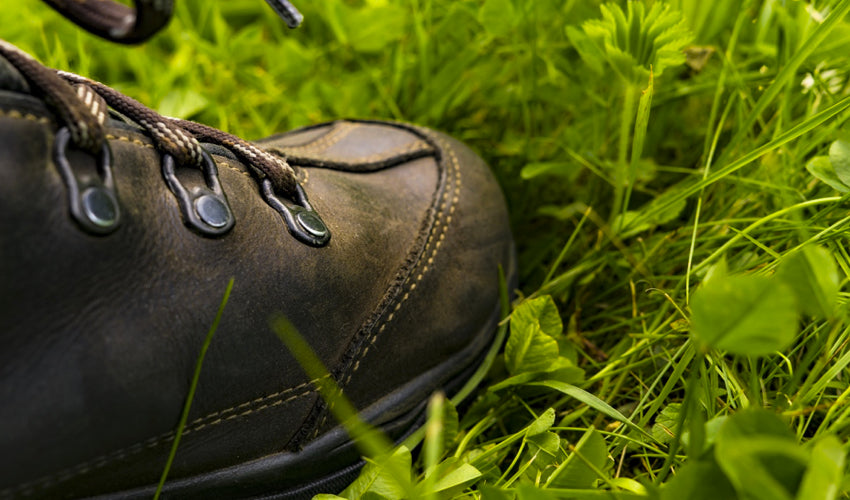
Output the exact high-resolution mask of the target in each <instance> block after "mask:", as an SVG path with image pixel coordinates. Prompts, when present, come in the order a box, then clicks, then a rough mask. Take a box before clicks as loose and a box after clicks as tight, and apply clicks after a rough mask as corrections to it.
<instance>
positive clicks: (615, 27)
mask: <svg viewBox="0 0 850 500" xmlns="http://www.w3.org/2000/svg"><path fill="white" fill-rule="evenodd" d="M626 7H627V8H626V12H623V9H622V8H620V6H619V5H617V4H615V3H609V4H604V5H602V6H601V7H600V8H601V9H602V19H593V20H589V21H585V22H584V24H582V27H581V28H582V31H583V32H584V33H583V34H582V33H581V32H579V31H578V30H577V29H575V28H573V27H571V26H568V27H567V36H568V37H569V38H570V41H572V43H573V44H574V45H575V46H576V49H577V50H578V52H579V55H580V56H581V58H582V60H583V61H584V62H585V63H586V64H587V65H588V67H590V68H591V69H593V70H594V71H596V72H597V73H600V74H601V73H602V72H603V71H604V70H603V68H602V66H601V64H600V63H601V61H605V62H607V63H608V66H609V69H611V70H613V71H614V73H615V74H616V75H617V76H619V77H620V78H621V79H623V81H625V82H628V83H632V84H640V83H642V82H645V81H646V80H647V79H648V78H649V74H650V71H652V72H653V73H654V74H655V75H658V76H660V75H661V74H662V73H663V72H664V70H665V69H666V68H668V67H672V66H677V65H680V64H682V63H684V62H685V54H684V52H683V51H682V49H684V48H685V46H686V45H687V44H688V43H690V41H691V34H690V33H689V32H688V30H687V29H686V28H685V27H684V22H683V20H682V16H681V14H680V13H678V12H676V11H673V10H672V9H670V7H669V6H668V5H666V4H664V3H661V2H656V3H654V4H652V7H650V8H649V10H648V11H647V9H646V6H645V5H644V4H643V3H642V2H638V1H634V0H631V1H629V2H627V3H626Z"/></svg>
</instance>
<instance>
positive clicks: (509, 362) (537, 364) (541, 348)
mask: <svg viewBox="0 0 850 500" xmlns="http://www.w3.org/2000/svg"><path fill="white" fill-rule="evenodd" d="M557 358H558V343H557V342H556V341H555V339H553V338H552V337H550V336H548V335H546V334H545V333H543V331H542V330H540V327H539V326H537V325H530V326H529V327H528V328H523V329H517V330H514V329H513V328H511V333H510V336H509V337H508V342H507V344H505V365H506V366H507V368H508V371H509V372H510V373H513V374H517V373H522V372H530V371H541V370H546V369H547V368H549V367H550V366H551V365H552V363H554V362H555V360H556V359H557Z"/></svg>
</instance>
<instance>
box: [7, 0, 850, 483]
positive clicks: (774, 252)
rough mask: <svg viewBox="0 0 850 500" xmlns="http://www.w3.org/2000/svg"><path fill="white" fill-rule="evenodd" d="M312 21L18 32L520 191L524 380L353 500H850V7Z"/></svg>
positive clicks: (597, 8)
mask: <svg viewBox="0 0 850 500" xmlns="http://www.w3.org/2000/svg"><path fill="white" fill-rule="evenodd" d="M298 6H299V8H301V9H302V11H303V12H304V14H305V18H306V21H305V24H304V26H303V28H301V29H299V30H296V31H287V30H286V29H285V28H284V27H283V25H282V23H281V22H280V20H279V19H277V18H275V17H274V15H273V14H272V13H271V11H270V10H269V9H268V8H267V7H266V6H265V5H264V4H263V2H261V1H259V0H227V1H224V0H217V1H201V0H182V1H178V2H177V7H176V17H175V19H174V20H173V22H172V24H171V25H170V27H169V28H168V30H167V31H166V32H164V33H163V34H160V35H158V36H157V37H155V38H154V39H153V40H152V41H151V43H149V44H147V45H145V46H143V47H133V48H125V47H115V46H111V45H108V44H106V43H105V42H102V41H99V40H97V39H95V38H94V37H92V36H90V35H86V34H82V33H80V32H79V30H77V29H75V28H73V27H72V26H70V25H69V24H68V23H67V22H65V21H63V20H61V19H60V18H59V17H58V16H56V15H55V14H54V13H53V12H52V11H50V10H49V9H46V8H44V7H43V6H41V5H40V4H39V3H37V2H17V3H9V5H8V6H7V8H5V9H4V10H3V11H0V26H3V30H2V31H3V33H2V36H3V38H4V39H7V40H9V41H11V42H12V43H15V44H17V45H19V46H21V47H22V48H24V49H25V50H28V51H30V52H32V53H33V54H34V55H35V56H36V57H37V58H39V59H40V60H42V61H43V62H45V63H47V64H49V65H51V66H55V67H59V68H60V69H66V70H70V71H75V72H79V73H83V74H86V75H89V76H92V77H94V78H96V79H99V80H101V81H104V82H105V83H107V84H109V85H112V86H115V87H117V88H118V89H119V90H121V91H123V92H125V93H128V94H129V95H131V96H133V97H135V98H136V99H138V100H140V101H143V102H145V103H148V104H150V105H152V106H154V107H156V108H157V109H158V110H160V111H162V112H164V113H166V114H171V115H177V116H181V117H184V118H190V119H193V120H196V121H201V122H204V123H208V124H210V125H213V126H216V127H219V128H223V129H226V130H228V131H230V132H233V133H237V134H240V135H243V136H247V137H249V138H250V137H260V136H264V135H268V134H271V133H275V132H279V131H282V130H285V129H289V128H292V127H296V126H301V125H307V124H311V123H315V122H318V121H323V120H328V119H335V118H338V117H341V116H342V117H356V118H391V119H398V120H406V121H411V122H416V123H419V124H422V125H426V126H432V127H436V128H439V129H442V130H444V131H446V132H447V133H450V134H451V135H454V136H456V137H458V138H459V139H462V140H465V141H467V142H468V143H469V144H470V145H471V146H472V147H473V148H474V149H476V150H477V151H478V152H479V153H481V154H482V155H483V156H484V157H485V159H486V160H487V161H488V162H489V163H490V164H491V165H492V166H493V168H494V170H495V172H496V174H497V176H498V178H499V180H500V181H501V183H502V185H503V186H504V187H505V192H506V196H507V198H508V203H509V206H510V208H511V219H512V224H513V229H514V234H515V236H516V240H517V247H518V255H519V260H520V276H519V285H520V290H519V293H518V294H517V297H518V298H517V302H516V304H514V310H513V312H512V313H511V317H510V335H509V337H508V340H507V342H506V345H505V351H504V356H496V355H495V353H494V354H493V356H492V359H494V360H495V361H494V362H493V364H492V367H491V368H490V370H489V373H487V375H486V377H483V373H482V374H479V375H482V377H481V378H480V379H478V380H481V385H482V389H481V390H480V391H479V392H478V393H475V394H474V396H473V397H472V398H471V402H470V403H469V404H468V405H466V406H463V405H462V406H459V408H460V415H458V416H456V415H455V413H454V412H453V411H452V408H453V407H452V406H451V405H450V404H449V402H448V401H447V400H442V403H439V402H436V400H435V401H432V410H431V413H430V414H429V420H428V424H427V425H426V428H427V429H430V430H428V431H426V432H424V433H422V434H420V435H419V438H420V441H421V442H422V443H423V446H422V449H421V450H420V451H418V452H414V453H410V451H409V450H411V449H413V446H412V444H411V446H409V447H408V448H407V450H405V449H404V448H399V449H398V450H397V451H396V452H395V453H394V454H393V453H389V452H387V451H386V450H385V449H384V447H385V446H389V445H388V443H386V442H384V441H382V440H381V438H380V437H375V434H374V432H373V431H371V430H369V429H368V427H359V428H357V429H355V432H361V433H362V436H365V438H364V439H365V441H366V442H367V443H371V445H368V444H367V448H369V450H365V451H364V453H366V454H367V455H370V456H371V457H372V462H370V464H369V466H367V467H366V468H364V471H363V474H362V475H361V477H360V479H358V480H357V481H356V482H355V483H354V484H352V485H351V486H350V487H349V488H348V489H347V490H346V491H345V492H343V493H342V496H343V497H344V498H388V499H396V498H412V497H421V498H428V497H429V498H474V499H477V498H484V499H494V500H495V499H525V498H535V499H537V498H550V497H551V498H577V499H591V498H592V499H599V498H605V499H610V498H649V499H657V498H662V499H665V500H667V499H679V498H693V499H700V498H729V499H736V498H741V499H744V498H747V499H749V498H767V497H770V498H792V499H804V498H805V499H810V498H811V499H821V498H823V499H827V498H829V499H832V498H847V497H848V494H850V476H848V475H847V471H846V458H845V456H846V453H845V451H844V450H845V449H846V447H847V443H848V442H850V404H848V403H850V382H848V380H847V376H846V373H847V369H848V367H850V326H848V324H847V322H846V314H845V312H844V311H845V310H846V307H847V301H848V297H850V295H848V289H847V286H848V283H850V252H848V251H847V248H846V247H847V236H846V235H847V231H848V229H850V216H848V211H847V199H846V196H845V195H846V193H848V192H850V160H848V151H850V147H848V142H847V137H848V129H850V126H848V119H850V98H848V96H850V78H848V77H850V71H848V70H847V68H848V67H850V56H848V53H847V50H846V47H847V46H848V44H850V24H848V22H847V15H848V13H850V2H847V1H843V0H842V1H838V0H815V1H807V2H800V1H791V2H780V1H774V0H769V1H755V0H718V1H714V2H704V1H698V0H671V1H669V2H667V3H665V2H663V1H653V2H649V1H647V2H628V1H617V2H615V3H605V4H603V5H600V3H599V2H595V1H594V2H591V1H568V2H562V1H556V0H541V1H533V2H532V1H519V0H457V1H448V0H403V1H397V2H389V1H386V0H327V1H323V2H301V3H300V4H299V5H298ZM691 37H692V38H691ZM692 44H693V45H692ZM650 68H651V70H652V71H651V72H650ZM278 326H281V325H278ZM283 330H285V328H283ZM482 379H483V380H482ZM331 392H332V388H331ZM342 406H343V407H344V406H345V405H342ZM440 406H441V408H442V409H439V408H437V407H440ZM335 407H336V405H335ZM458 417H459V419H458ZM423 435H424V437H422V436H423ZM370 450H371V451H370ZM333 493H338V492H333Z"/></svg>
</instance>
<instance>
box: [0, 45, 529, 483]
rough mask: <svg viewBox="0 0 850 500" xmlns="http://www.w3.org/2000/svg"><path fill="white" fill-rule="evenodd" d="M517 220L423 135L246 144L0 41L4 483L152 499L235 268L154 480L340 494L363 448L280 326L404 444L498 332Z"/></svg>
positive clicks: (442, 139)
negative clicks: (432, 399) (435, 397)
mask: <svg viewBox="0 0 850 500" xmlns="http://www.w3.org/2000/svg"><path fill="white" fill-rule="evenodd" d="M507 219H508V218H507V212H506V207H505V203H504V199H503V196H502V194H501V192H500V190H499V187H498V185H497V184H496V182H495V181H494V178H493V177H492V175H491V173H490V171H489V170H488V168H487V166H486V165H485V164H484V163H483V162H482V160H481V159H480V158H479V157H478V156H476V155H475V154H474V153H472V152H471V151H470V150H469V149H468V148H466V147H465V146H464V145H462V144H460V143H458V142H457V141H455V140H453V139H451V138H449V137H446V136H444V135H441V134H440V133H437V132H434V131H432V130H427V129H424V128H419V127H415V126H411V125H405V124H400V123H385V122H369V121H337V122H333V123H326V124H322V125H317V126H313V127H309V128H304V129H300V130H296V131H294V132H290V133H287V134H282V135H278V136H274V137H271V138H268V139H264V140H261V141H259V142H256V143H248V142H245V141H243V140H241V139H238V138H236V137H234V136H231V135H228V134H226V133H224V132H221V131H218V130H215V129H212V128H209V127H205V126H203V125H199V124H196V123H192V122H186V121H181V120H175V119H171V118H165V117H163V116H160V115H158V114H156V113H155V112H153V111H151V110H150V109H148V108H145V107H144V106H142V105H141V104H139V103H137V102H135V101H133V100H132V99H130V98H128V97H126V96H124V95H122V94H120V93H118V92H117V91H115V90H112V89H110V88H109V87H106V86H105V85H102V84H99V83H97V82H94V81H91V80H87V79H85V78H82V77H79V76H77V75H73V74H69V73H62V72H56V71H53V70H50V69H47V68H45V67H43V66H41V65H40V64H39V63H37V62H35V61H34V60H33V59H31V58H29V57H28V56H27V55H25V54H23V53H22V52H20V51H19V50H17V49H16V48H15V47H13V46H11V45H9V44H7V43H5V42H0V228H2V236H0V325H2V328H0V345H2V349H0V498H2V499H6V498H81V497H83V498H85V497H98V498H150V497H151V496H152V494H153V493H154V491H155V489H156V485H157V482H158V480H159V478H160V475H161V473H162V471H163V468H164V466H165V463H166V459H167V457H168V454H169V450H170V448H171V446H172V443H173V441H174V438H175V429H176V428H177V424H178V421H179V419H180V416H181V411H182V409H183V405H184V402H185V401H186V398H187V393H188V392H189V387H190V382H191V380H192V376H193V372H194V367H195V363H196V360H197V359H198V356H199V353H200V351H201V347H202V344H203V342H204V339H205V337H206V335H207V332H208V331H209V329H210V325H211V324H212V322H213V319H214V317H215V315H216V311H217V310H218V308H219V306H220V303H221V301H222V296H223V294H224V291H225V289H226V286H227V284H228V282H229V280H230V279H231V278H233V282H234V285H233V288H232V293H231V295H230V299H229V302H228V303H227V305H226V308H225V309H224V312H223V316H222V319H221V322H220V324H219V326H218V329H217V331H216V333H215V336H214V338H213V339H212V343H211V345H210V347H209V350H208V351H207V353H206V357H205V360H204V364H203V370H202V372H201V375H200V379H199V383H198V386H197V391H196V393H195V396H194V399H193V400H192V406H191V412H190V414H189V418H188V421H187V424H186V426H185V428H184V430H183V434H182V439H181V440H180V445H179V447H178V449H177V452H176V456H175V459H174V463H173V465H172V467H171V470H170V473H169V475H168V481H167V482H166V484H165V488H164V493H165V495H166V496H167V497H169V498H254V497H256V498H260V497H261V498H290V497H295V498H301V497H305V496H310V495H312V494H313V493H318V492H330V491H338V490H340V489H342V488H343V487H344V486H345V485H346V484H347V482H348V481H350V480H351V479H353V477H354V476H355V475H356V473H357V470H358V467H359V463H361V462H360V457H359V453H358V451H357V449H356V448H355V446H354V443H353V442H352V440H351V438H350V437H349V436H348V435H347V434H346V433H345V432H344V430H343V429H342V428H341V427H340V426H339V425H338V423H337V422H336V421H335V420H334V418H333V417H332V416H331V415H330V414H329V411H328V408H327V405H326V404H325V403H324V402H323V400H322V398H320V397H319V395H318V394H317V392H316V382H317V381H315V380H310V379H309V377H307V376H306V375H305V372H304V370H303V369H302V367H301V366H299V364H298V363H297V362H296V360H295V359H294V358H293V356H292V355H291V354H290V352H289V351H288V350H287V348H286V347H285V346H284V345H283V343H282V342H281V340H280V339H279V338H278V337H277V335H276V333H275V332H274V331H273V329H272V328H271V327H270V320H271V318H274V317H277V316H283V317H285V318H287V319H288V320H289V321H290V322H291V323H292V324H293V325H294V326H295V328H296V329H297V330H298V332H299V333H300V334H301V336H302V337H303V338H304V339H305V340H306V341H307V342H308V343H309V345H310V346H311V347H312V349H313V350H314V351H315V352H316V353H317V355H318V357H319V358H320V359H321V361H322V362H323V363H324V364H325V366H327V367H328V370H329V372H330V375H331V376H332V377H333V379H334V380H335V381H336V382H337V384H339V386H340V387H341V389H342V391H343V393H344V395H345V396H346V397H347V398H348V399H349V400H350V401H352V402H353V404H354V405H355V406H356V408H357V409H358V410H359V411H360V414H361V416H362V417H363V418H364V419H365V420H367V421H368V422H370V423H372V424H374V425H376V426H378V427H380V428H381V429H382V430H384V431H385V432H386V433H387V434H388V435H389V436H390V437H392V438H394V439H400V438H401V437H403V436H404V435H406V434H407V433H409V432H411V431H412V430H413V429H415V428H416V427H417V426H418V425H419V424H421V422H422V419H421V415H422V414H423V410H424V408H425V404H426V401H427V399H428V397H429V395H431V394H432V393H433V392H434V391H436V390H440V389H442V390H445V391H447V392H448V393H449V394H452V392H453V391H456V390H457V389H458V388H459V387H460V386H461V385H462V384H463V383H464V382H465V381H466V380H467V378H468V377H469V375H470V374H471V373H472V372H473V371H474V370H475V369H476V368H477V366H478V365H479V364H480V362H481V359H482V356H483V354H484V353H485V352H486V351H487V349H488V348H489V347H490V344H491V342H492V334H493V332H494V331H495V329H496V326H497V323H498V320H499V318H500V306H499V267H502V268H503V269H504V271H505V273H506V274H507V275H509V276H510V275H512V274H513V269H514V257H513V244H512V239H511V234H510V230H509V228H508V224H507Z"/></svg>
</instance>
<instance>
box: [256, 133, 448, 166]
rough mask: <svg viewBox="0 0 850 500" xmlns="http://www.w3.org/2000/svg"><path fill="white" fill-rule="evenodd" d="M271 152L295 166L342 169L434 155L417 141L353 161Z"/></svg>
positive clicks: (428, 147)
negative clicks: (328, 165) (325, 165)
mask: <svg viewBox="0 0 850 500" xmlns="http://www.w3.org/2000/svg"><path fill="white" fill-rule="evenodd" d="M269 150H271V151H274V152H276V153H279V154H281V155H283V156H284V157H285V158H286V159H287V161H290V162H292V163H295V164H301V163H312V162H315V161H318V162H320V163H322V164H331V165H339V166H340V167H349V168H351V167H353V166H354V165H358V166H360V167H361V169H362V166H363V165H366V166H368V165H369V164H373V163H374V164H381V163H383V162H386V161H388V160H391V159H393V158H399V157H402V158H407V157H410V156H412V155H414V154H415V153H419V154H421V155H423V156H424V155H427V154H433V152H434V151H433V148H432V147H431V145H430V144H428V143H427V142H425V141H423V140H421V139H417V140H415V141H413V142H410V143H408V144H405V145H402V146H398V147H396V148H395V149H391V150H389V151H383V152H381V153H375V154H372V155H369V156H365V157H362V158H354V159H352V160H343V159H339V158H337V159H334V158H321V159H318V160H317V159H316V158H311V157H310V156H309V155H297V154H294V153H296V152H293V151H290V150H288V149H286V148H269Z"/></svg>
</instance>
